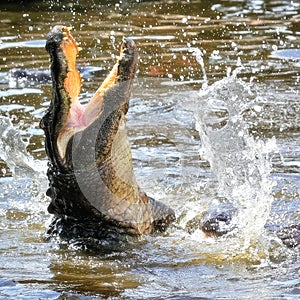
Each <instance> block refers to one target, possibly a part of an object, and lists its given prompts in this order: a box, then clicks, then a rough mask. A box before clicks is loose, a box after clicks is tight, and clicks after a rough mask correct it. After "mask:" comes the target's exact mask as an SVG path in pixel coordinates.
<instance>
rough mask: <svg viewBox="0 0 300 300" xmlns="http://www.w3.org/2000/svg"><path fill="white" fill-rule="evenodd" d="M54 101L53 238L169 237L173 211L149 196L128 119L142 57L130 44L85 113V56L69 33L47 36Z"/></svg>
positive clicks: (49, 138) (45, 121)
mask: <svg viewBox="0 0 300 300" xmlns="http://www.w3.org/2000/svg"><path fill="white" fill-rule="evenodd" d="M46 50H47V51H48V53H49V54H50V58H51V77H52V84H53V96H52V101H51V103H50V107H49V109H48V111H47V112H46V114H45V115H44V117H43V118H42V120H41V123H40V127H41V128H42V129H43V130H44V133H45V136H46V139H45V148H46V153H47V155H48V159H49V162H48V173H47V175H48V179H49V189H48V191H47V195H48V196H49V197H50V198H51V203H50V205H49V207H48V211H49V212H50V213H51V214H53V215H54V216H55V218H54V221H53V223H52V225H51V226H50V229H49V234H50V236H52V235H59V236H60V237H61V238H63V239H66V240H71V239H81V240H83V241H88V240H91V239H93V240H95V239H96V240H103V239H116V240H118V239H123V238H124V237H126V236H137V235H141V234H151V233H153V232H156V231H164V230H165V229H166V228H167V226H168V225H169V224H170V223H171V222H172V221H173V220H174V219H175V214H174V211H173V210H172V209H170V208H169V207H167V206H166V205H165V204H163V203H161V202H159V201H155V200H154V199H152V198H150V197H148V196H147V194H146V193H145V192H143V191H142V190H141V189H140V188H139V186H138V184H137V182H136V178H135V175H134V171H133V166H132V156H131V150H130V145H129V142H128V140H127V134H126V119H125V115H126V113H127V110H128V107H129V98H130V92H131V88H132V82H133V79H134V76H135V71H136V65H137V60H138V53H137V48H136V45H135V43H134V42H133V41H132V40H130V39H124V41H123V44H122V46H121V52H120V56H119V58H118V59H117V62H116V64H115V65H114V67H113V68H112V70H111V72H110V74H109V75H108V77H107V78H106V79H105V80H104V82H103V83H102V85H101V86H100V87H99V89H98V90H97V91H96V93H95V94H94V96H93V97H92V98H91V99H90V101H89V103H88V104H87V105H86V106H85V107H84V106H82V105H81V103H80V102H79V93H80V87H81V77H80V74H79V72H78V70H77V68H76V56H77V54H78V51H79V50H80V49H79V47H78V46H77V43H76V41H75V40H74V38H73V37H72V35H71V34H70V29H69V28H67V27H65V26H55V27H54V28H53V29H52V30H51V31H50V33H49V35H48V36H47V42H46Z"/></svg>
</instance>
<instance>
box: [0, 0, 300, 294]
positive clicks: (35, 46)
mask: <svg viewBox="0 0 300 300" xmlns="http://www.w3.org/2000/svg"><path fill="white" fill-rule="evenodd" d="M78 2H80V1H78ZM78 2H74V3H73V2H67V1H66V2H65V1H62V2H59V3H58V2H57V1H52V2H51V1H50V2H45V3H36V2H34V3H32V4H27V5H15V6H13V5H8V4H6V3H1V4H0V8H1V11H0V15H1V18H0V22H1V29H0V30H1V31H0V53H1V56H0V89H1V90H0V96H1V98H0V99H1V100H0V101H1V102H0V135H1V142H0V151H1V152H0V157H1V158H2V160H0V176H1V178H0V228H1V231H0V262H1V264H0V298H1V299H16V298H19V299H100V298H101V297H104V298H107V297H111V298H115V299H119V298H121V299H123V298H124V299H149V298H151V299H195V298H196V297H198V298H199V299H200V298H201V299H220V298H222V299H256V298H257V297H258V292H259V297H260V298H262V299H279V298H280V299H298V298H299V295H300V279H299V272H300V268H299V266H300V261H299V254H298V253H299V249H294V250H290V249H288V248H286V247H285V246H284V245H282V244H281V242H280V241H279V240H278V239H277V238H276V236H275V235H274V234H273V233H272V232H269V231H266V232H265V231H264V230H263V229H262V228H261V227H259V224H261V223H263V224H264V223H266V224H267V225H268V227H272V228H273V227H277V226H280V225H286V224H290V223H293V222H299V220H300V218H299V216H300V209H299V208H300V197H299V194H300V185H299V182H300V181H299V179H300V176H299V172H300V146H299V145H300V133H299V127H300V122H299V121H300V113H299V111H300V97H299V93H300V87H299V86H300V2H299V1H274V0H268V1H267V0H266V1H262V0H261V1H260V0H252V1H251V0H249V1H243V0H241V1H197V0H196V1H192V0H191V1H99V2H101V3H103V4H99V3H98V2H97V1H95V2H97V4H96V3H93V2H90V1H84V3H80V4H78ZM81 2H83V1H81ZM56 24H65V25H71V26H73V27H74V30H73V36H74V37H75V38H76V39H77V41H79V42H81V46H82V47H83V51H81V52H80V56H79V58H78V65H80V66H84V67H87V66H90V67H91V68H88V69H87V68H85V72H84V73H83V77H84V83H83V90H82V96H81V99H82V101H83V102H85V101H87V99H88V98H89V96H90V95H91V94H92V93H93V91H95V90H96V88H97V86H98V85H99V82H101V81H102V80H103V78H104V77H105V76H106V74H107V73H108V70H109V69H110V67H111V66H112V64H113V63H114V60H115V56H116V55H118V47H119V45H120V42H121V39H122V37H123V36H131V37H133V38H134V39H135V42H136V43H137V45H138V48H139V53H140V63H139V72H138V75H137V78H136V81H135V85H134V89H133V94H132V100H131V107H130V110H129V113H128V130H129V135H130V141H131V145H132V149H133V157H134V164H135V169H136V177H137V179H138V181H139V183H140V185H141V186H142V188H143V189H144V190H145V191H146V192H147V193H148V194H149V195H151V196H153V197H154V198H157V199H159V200H161V201H164V202H165V203H168V204H169V205H170V206H172V207H174V209H175V211H176V213H177V216H178V222H177V224H176V228H172V229H170V231H169V232H168V233H167V235H166V236H155V237H143V238H142V239H141V241H140V242H137V243H135V244H130V245H125V246H124V247H123V248H121V249H119V251H113V252H109V253H106V252H105V251H104V253H84V252H82V251H79V250H78V249H74V247H72V246H70V247H68V246H67V245H65V246H61V245H60V244H59V243H56V242H54V241H52V242H45V241H44V239H43V234H44V232H45V228H46V227H47V222H49V218H50V216H49V214H48V213H47V205H48V202H49V199H47V197H46V196H45V195H44V192H45V190H46V188H47V184H48V182H47V179H46V177H45V170H46V164H45V163H46V161H45V153H44V146H43V135H42V132H41V130H39V128H38V123H39V120H40V118H41V116H42V115H43V113H44V111H45V109H46V108H47V106H48V103H49V102H48V101H49V100H50V98H51V85H50V83H49V82H48V83H42V84H41V83H34V82H32V83H30V82H29V81H27V80H15V78H11V77H10V75H9V74H11V73H10V72H11V70H12V69H13V68H21V69H26V70H27V71H29V72H31V71H32V70H47V69H48V67H49V58H48V55H47V53H46V51H45V50H44V44H45V37H46V35H47V33H48V32H49V29H50V28H51V27H52V26H54V25H56ZM197 55H198V56H197ZM235 73H237V75H236V76H237V78H238V79H235V78H233V77H234V76H235ZM232 74H233V75H234V76H233V77H232V80H231V79H230V80H226V79H224V78H226V77H227V75H232ZM239 79H241V80H243V81H242V83H241V82H240V81H239ZM204 83H208V85H209V86H210V87H211V90H210V91H209V92H208V93H207V94H205V95H206V96H205V97H207V99H208V100H209V101H211V102H212V103H213V104H215V103H217V108H216V110H217V111H218V109H220V107H222V106H223V105H224V103H225V102H226V101H227V100H226V99H231V102H230V101H229V102H228V103H227V104H226V105H233V106H234V105H235V104H234V103H237V104H238V105H237V107H239V105H240V106H241V112H237V115H236V116H237V117H238V119H239V117H240V116H241V115H243V116H244V120H246V123H245V124H247V125H245V126H246V127H245V128H244V127H243V128H244V129H247V128H248V127H249V129H250V132H251V133H252V135H253V136H254V137H255V138H256V139H257V138H259V140H251V139H249V136H248V135H247V134H246V135H245V134H244V135H243V136H242V138H243V141H244V142H245V143H246V146H247V147H246V148H245V149H242V151H241V153H242V155H244V156H243V158H245V157H246V158H249V157H251V155H252V154H253V153H254V154H255V157H256V158H257V160H256V161H255V160H251V159H249V160H242V159H241V160H240V162H241V163H240V164H236V162H234V158H232V160H231V161H230V159H229V161H228V163H229V164H230V163H232V164H231V165H230V166H234V167H235V168H236V169H242V170H245V172H246V171H247V170H252V169H253V170H256V172H258V173H259V175H260V176H261V178H262V179H263V180H262V184H261V185H260V182H258V181H257V178H254V177H253V178H251V180H249V185H248V186H247V187H246V186H245V185H240V182H239V175H238V174H239V173H238V174H237V175H236V174H235V173H234V172H233V174H234V175H232V176H235V177H233V180H232V182H231V183H230V184H228V186H230V188H228V187H223V188H221V187H220V182H222V180H225V179H227V177H226V176H228V174H227V173H226V172H227V171H228V170H229V169H228V166H227V165H226V168H225V167H224V166H223V164H222V163H223V159H225V158H224V156H222V155H224V153H227V152H226V151H229V152H228V153H230V154H232V153H233V152H234V151H235V150H234V151H233V152H232V150H231V148H230V144H232V145H234V146H233V149H235V146H236V145H239V142H240V140H239V138H240V137H241V134H240V132H237V134H236V135H233V136H230V139H232V143H229V149H228V148H226V147H227V146H228V144H227V143H226V139H223V138H224V137H226V136H227V135H226V134H229V133H230V130H229V126H227V127H226V126H225V128H224V129H222V128H221V129H220V130H224V131H220V133H221V136H220V137H219V136H218V138H217V140H215V139H214V138H216V137H217V135H211V136H209V139H208V140H209V143H208V144H205V143H201V140H200V137H199V133H198V131H197V130H196V125H197V126H198V127H197V128H199V126H200V127H201V124H200V125H199V122H200V121H199V120H200V119H201V113H202V111H203V107H205V105H204V106H203V104H202V102H201V101H203V94H201V95H202V96H201V95H200V96H199V94H198V91H199V90H200V89H201V87H202V86H203V90H204V91H206V89H207V88H206V87H205V85H203V84H204ZM213 84H215V85H213ZM219 90H220V91H221V92H220V91H219ZM223 90H224V93H223ZM205 97H204V99H206V98H205ZM199 99H202V100H201V101H200V100H199ZM232 99H235V101H236V102H232ZM242 99H243V100H242ZM216 100H217V101H220V102H214V101H216ZM209 101H208V102H209ZM218 103H219V104H220V107H218ZM230 103H231V104H230ZM228 107H229V106H228ZM228 107H227V108H228ZM245 107H246V108H245ZM230 109H232V107H229V110H230ZM209 116H210V117H212V119H209V122H212V123H209V124H210V125H211V124H213V125H214V124H217V126H219V125H218V124H221V123H218V122H219V119H216V118H214V116H211V115H209ZM217 116H218V117H220V116H219V115H218V114H217ZM204 119H205V116H204ZM229 119H230V117H229ZM9 120H10V121H9ZM205 120H206V119H205ZM223 121H224V120H223ZM223 121H222V122H223ZM10 122H11V123H12V124H13V125H14V127H13V125H12V124H10ZM214 122H215V123H214ZM225 122H227V121H226V120H225ZM222 124H223V123H222ZM232 124H233V125H232V126H234V124H235V122H232ZM243 124H244V123H243ZM222 126H223V125H222ZM243 126H244V125H243ZM233 128H234V127H233ZM227 129H228V130H227ZM226 130H227V131H226ZM211 133H212V134H215V133H216V134H217V133H218V132H214V131H213V132H211ZM223 133H224V135H223ZM239 134H240V135H239ZM272 137H273V140H272V142H270V143H271V144H272V145H273V147H271V146H269V148H268V147H267V146H268V145H269V144H268V142H267V141H268V140H269V139H270V138H272ZM218 139H219V140H218ZM260 139H262V140H263V141H264V142H265V143H267V144H264V143H260V141H261V140H260ZM23 142H25V143H27V144H26V145H27V146H26V147H25V145H24V143H23ZM222 143H223V144H222ZM247 143H248V144H247ZM274 144H276V146H277V150H276V149H275V150H274V148H275V146H274ZM201 145H202V146H205V147H206V149H204V150H206V152H208V149H213V152H211V153H214V157H215V159H216V160H217V161H218V160H219V161H220V164H219V166H214V161H213V158H210V157H209V155H207V153H206V154H205V151H204V152H203V151H201V153H200V155H199V150H200V147H201ZM226 145H227V146H226ZM266 145H267V146H266ZM225 146H226V147H225ZM210 147H211V148H210ZM222 147H224V148H222ZM26 149H27V151H28V152H27V151H26ZM220 149H222V150H220ZM223 149H224V151H223ZM272 149H273V150H272ZM230 151H231V152H230ZM235 152H236V151H235ZM265 153H267V155H266V156H267V157H269V160H266V161H265V160H264V157H265ZM260 156H262V158H261V159H260V158H259V157H260ZM233 157H234V156H233ZM207 159H212V160H210V163H211V164H212V170H211V168H210V167H209V163H208V161H207ZM269 167H271V168H272V169H271V170H269V169H268V168H269ZM224 168H225V169H224ZM255 168H257V169H255ZM212 171H213V172H212ZM214 172H215V173H216V174H214ZM12 173H13V176H12ZM246 174H247V173H246ZM250 177H251V176H250ZM218 180H219V181H218ZM225 182H226V180H225ZM275 183H276V185H275ZM237 190H238V191H237ZM222 193H223V194H222ZM226 193H227V194H228V193H229V194H230V193H232V197H231V195H226V197H227V198H228V199H229V200H230V201H229V202H231V203H230V204H231V205H234V206H235V207H236V208H238V209H239V208H240V209H241V208H242V207H244V206H245V207H247V209H248V210H246V212H247V217H246V219H247V220H246V221H247V222H248V223H247V222H246V223H243V222H244V221H245V220H240V222H241V223H243V224H244V225H245V224H246V226H248V228H249V236H247V234H245V235H244V236H239V237H232V238H229V237H227V238H225V239H220V240H217V241H216V240H211V239H204V238H203V237H202V236H201V234H199V233H195V234H193V235H189V234H187V233H186V232H185V231H184V230H183V228H184V226H185V223H186V222H187V221H188V220H189V219H191V218H192V217H193V216H194V215H196V214H198V213H201V212H203V211H205V210H207V209H210V208H215V207H219V206H220V205H221V206H226V205H228V203H226V201H225V200H224V195H225V194H226ZM247 195H251V196H253V198H255V199H256V196H257V199H258V200H259V202H255V201H254V200H253V201H252V199H251V197H247ZM257 199H256V200H257ZM235 200H238V201H237V202H236V203H235ZM261 211H262V212H264V213H268V215H267V217H265V214H263V213H260V212H261ZM265 218H266V219H265ZM250 227H251V230H250Z"/></svg>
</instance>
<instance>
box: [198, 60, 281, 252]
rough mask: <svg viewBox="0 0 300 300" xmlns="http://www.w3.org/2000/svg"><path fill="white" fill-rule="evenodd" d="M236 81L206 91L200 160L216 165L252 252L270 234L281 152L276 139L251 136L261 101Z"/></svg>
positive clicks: (200, 128) (221, 187)
mask: <svg viewBox="0 0 300 300" xmlns="http://www.w3.org/2000/svg"><path fill="white" fill-rule="evenodd" d="M197 59H198V60H199V59H200V60H201V59H202V57H201V56H200V57H199V56H197ZM235 75H236V74H234V75H232V76H228V77H227V78H224V79H223V80H220V81H217V82H216V83H214V84H213V85H211V86H207V85H205V86H203V87H202V89H201V90H200V92H199V95H198V97H197V100H196V102H195V106H196V107H195V118H196V128H197V130H198V131H199V133H200V138H201V143H202V145H201V150H200V155H202V156H203V157H204V158H205V159H206V160H208V161H209V163H210V166H211V169H212V172H213V173H214V174H215V177H216V179H217V182H218V194H219V196H220V197H222V198H225V199H227V201H228V202H229V203H230V204H232V205H233V206H234V207H235V208H236V211H237V212H238V213H237V215H236V217H234V219H233V221H232V222H234V223H235V225H236V228H237V231H238V232H237V234H238V236H239V237H240V238H242V239H243V241H244V246H245V247H249V245H250V244H251V243H252V242H253V241H257V240H258V239H259V237H260V236H261V234H262V233H263V232H264V225H265V223H266V221H267V219H268V217H269V213H270V209H271V204H272V201H273V197H272V187H273V186H274V184H275V183H274V182H272V181H271V180H270V179H269V175H270V173H271V170H272V165H271V157H272V153H273V152H274V151H277V147H276V141H275V139H274V138H273V139H270V140H267V141H263V140H261V139H258V138H254V137H253V136H251V134H250V133H249V125H248V124H247V122H246V121H245V117H244V115H245V112H246V111H247V110H249V109H252V108H253V107H254V106H255V105H256V102H257V99H258V95H257V94H256V93H255V92H254V91H253V90H252V89H251V85H250V84H248V83H245V82H243V81H242V80H239V79H237V78H236V76H235Z"/></svg>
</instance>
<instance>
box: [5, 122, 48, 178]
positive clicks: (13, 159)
mask: <svg viewBox="0 0 300 300" xmlns="http://www.w3.org/2000/svg"><path fill="white" fill-rule="evenodd" d="M0 137H1V139H0V159H2V160H3V161H4V162H5V163H6V164H7V165H8V167H9V169H10V170H11V172H12V174H13V176H14V178H29V177H31V178H35V177H36V178H38V177H41V176H43V177H46V173H45V172H46V169H47V168H46V164H47V162H46V161H40V160H36V159H34V158H33V157H32V156H31V155H30V154H29V153H28V152H27V150H26V147H27V144H26V143H25V142H24V140H23V138H22V135H21V131H20V129H19V128H18V127H17V126H14V125H13V124H12V123H11V120H10V119H9V118H8V117H0Z"/></svg>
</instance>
